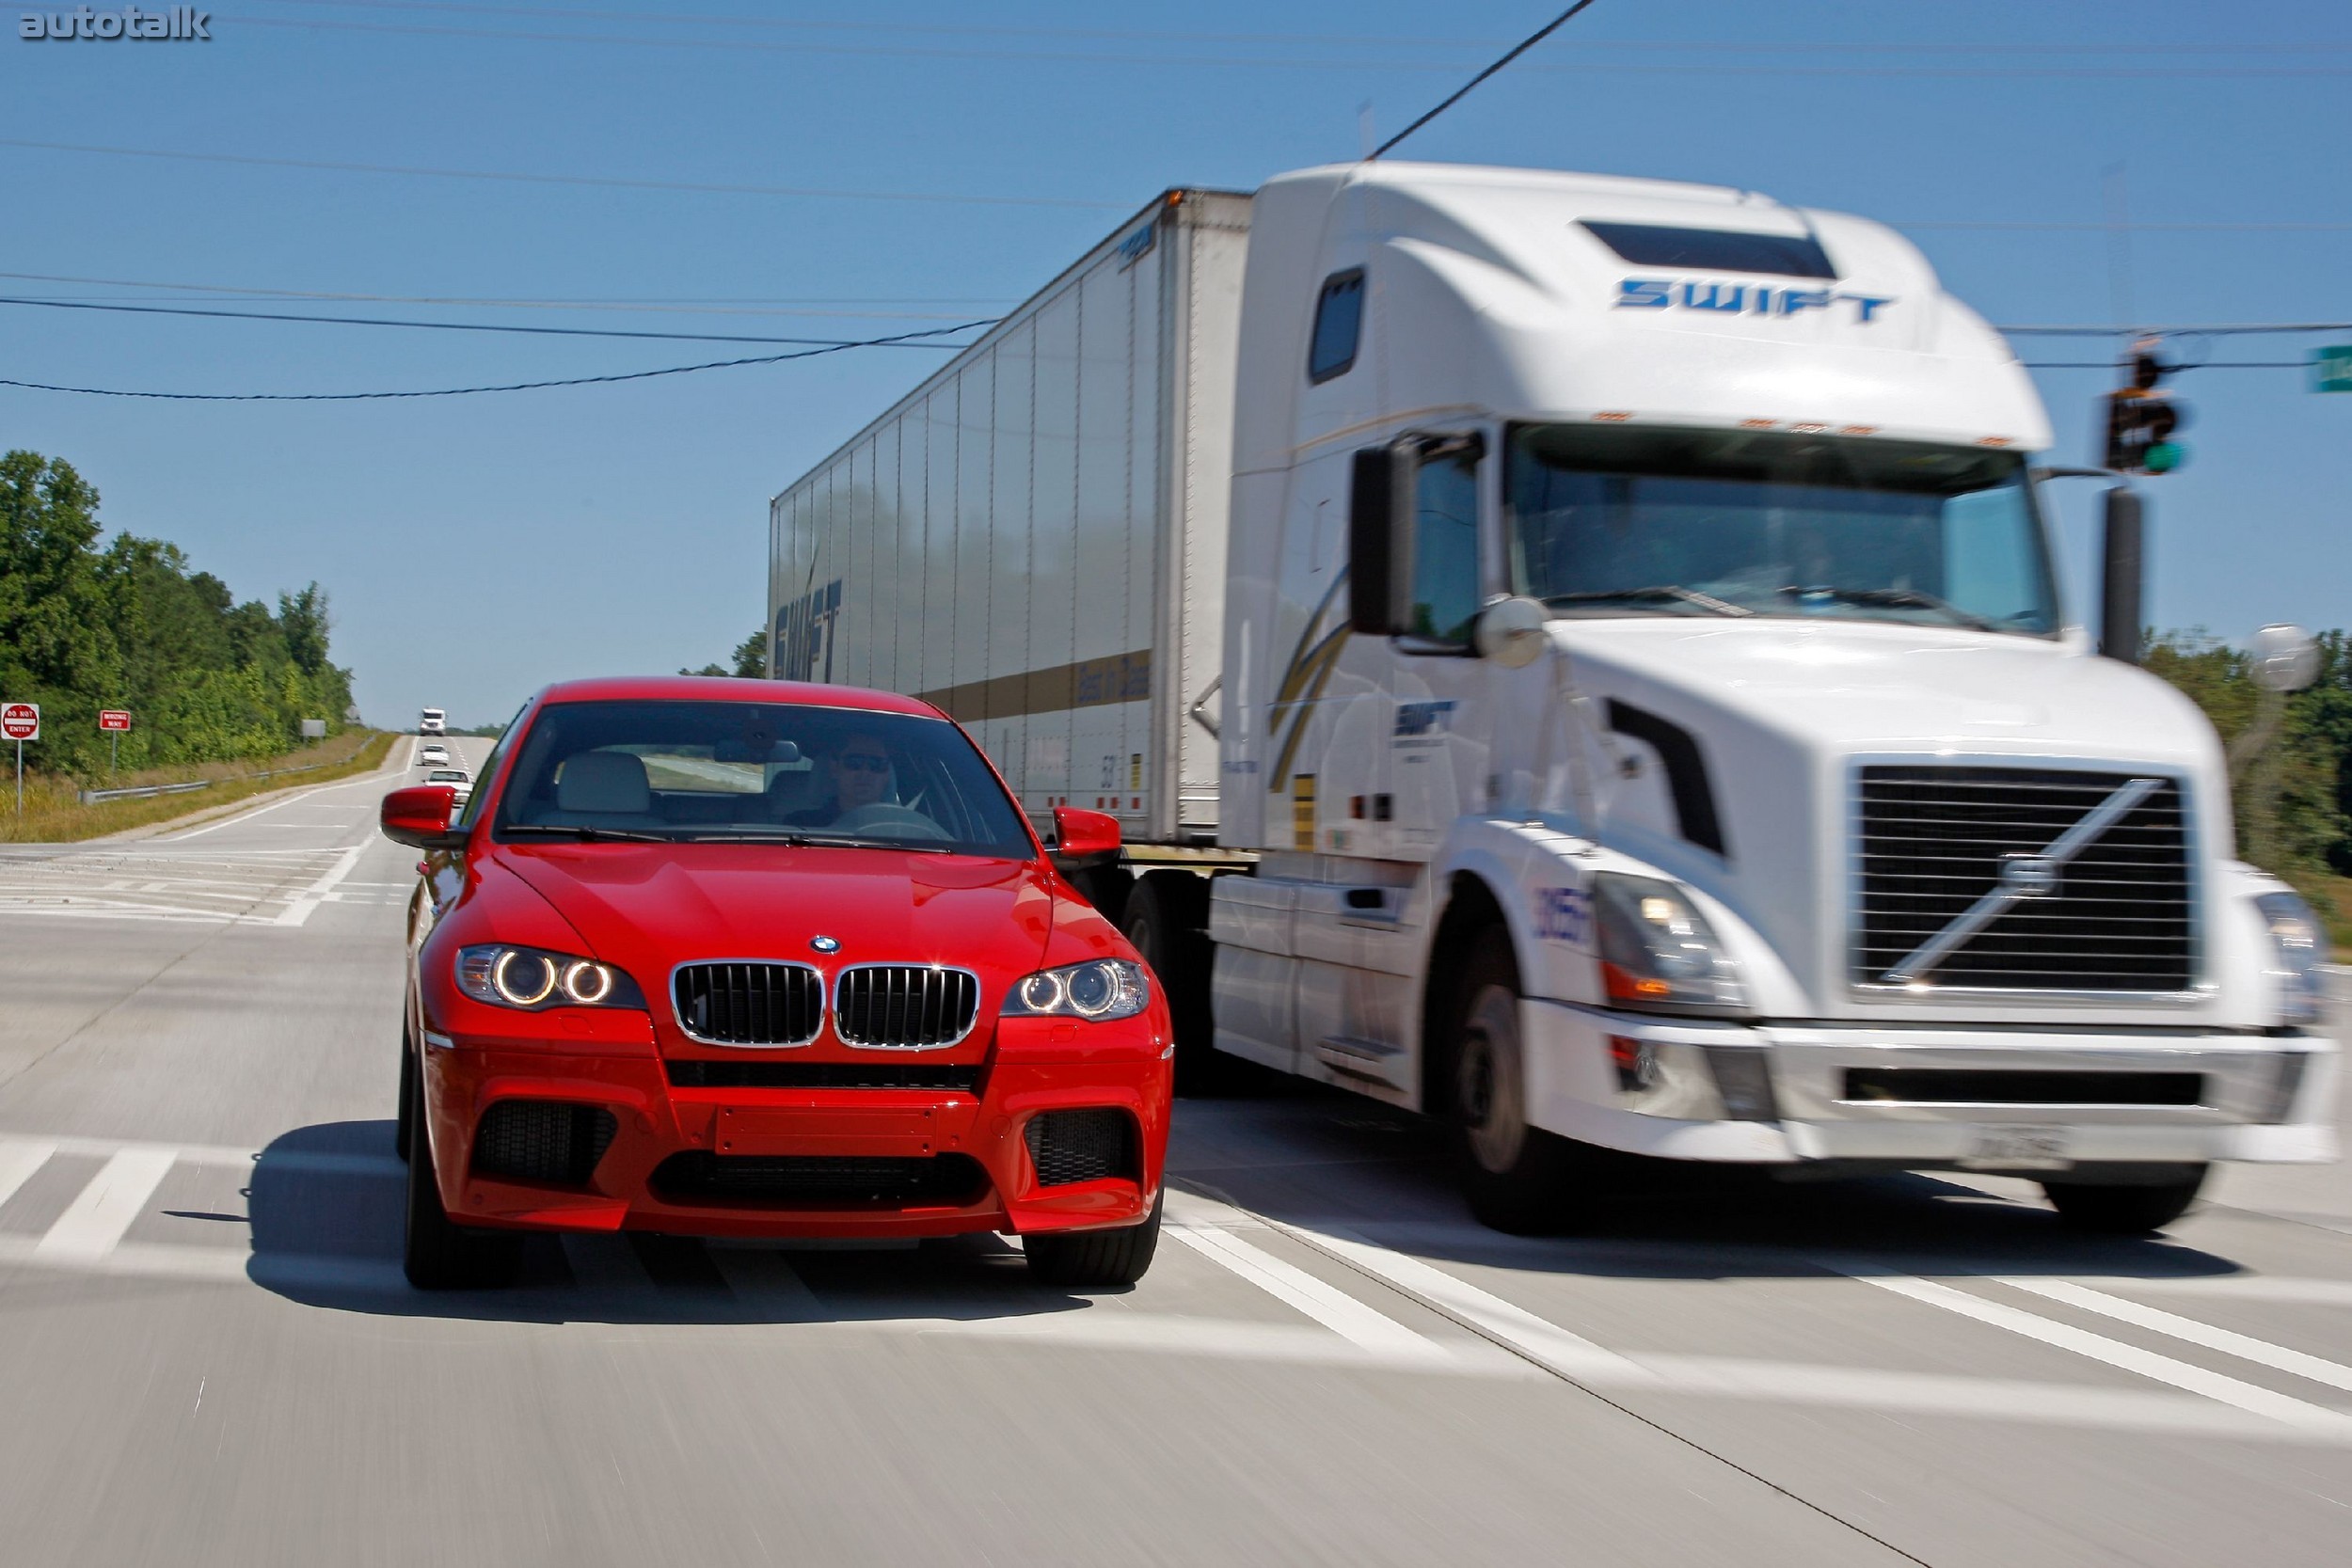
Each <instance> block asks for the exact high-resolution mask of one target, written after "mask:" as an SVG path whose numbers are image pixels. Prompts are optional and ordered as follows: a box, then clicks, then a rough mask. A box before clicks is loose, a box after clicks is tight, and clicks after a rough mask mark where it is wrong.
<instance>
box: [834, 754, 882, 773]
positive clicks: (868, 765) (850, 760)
mask: <svg viewBox="0 0 2352 1568" xmlns="http://www.w3.org/2000/svg"><path fill="white" fill-rule="evenodd" d="M834 767H836V768H841V769H842V770H843V771H845V772H850V773H887V772H889V771H890V759H889V758H888V757H874V756H866V755H865V754H864V753H863V752H850V754H849V755H847V756H840V757H835V758H834Z"/></svg>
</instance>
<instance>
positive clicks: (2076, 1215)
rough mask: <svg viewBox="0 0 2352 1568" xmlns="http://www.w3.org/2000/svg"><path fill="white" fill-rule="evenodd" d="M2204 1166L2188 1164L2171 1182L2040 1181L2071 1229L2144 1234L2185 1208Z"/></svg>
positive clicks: (2194, 1196)
mask: <svg viewBox="0 0 2352 1568" xmlns="http://www.w3.org/2000/svg"><path fill="white" fill-rule="evenodd" d="M2209 1168H2211V1167H2209V1166H2206V1165H2187V1166H2184V1167H2183V1168H2182V1174H2181V1175H2180V1176H2179V1177H2178V1178H2177V1179H2175V1180H2170V1181H2159V1182H2154V1183H2153V1184H2152V1183H2133V1184H2130V1185H2125V1184H2123V1183H2121V1182H2109V1181H2044V1182H2043V1183H2042V1195H2043V1196H2046V1197H2047V1198H2049V1200H2050V1207H2051V1208H2053V1209H2056V1210H2057V1211H2058V1218H2059V1219H2061V1220H2063V1221H2064V1222H2065V1223H2066V1224H2067V1226H2068V1227H2070V1228H2073V1229H2075V1230H2090V1231H2096V1232H2099V1233H2100V1234H2103V1235H2108V1236H2145V1235H2147V1234H2148V1233H2149V1232H2151V1231H2154V1230H2162V1229H2163V1228H2164V1227H2166V1226H2168V1225H2170V1224H2171V1223H2172V1222H2173V1221H2174V1220H2177V1219H2179V1218H2180V1217H2181V1216H2182V1215H2183V1214H2185V1213H2187V1212H2188V1207H2189V1205H2190V1204H2192V1203H2194V1202H2196V1201H2197V1190H2198V1189H2199V1188H2200V1187H2202V1186H2203V1185H2204V1184H2205V1172H2206V1171H2207V1170H2208V1169H2209Z"/></svg>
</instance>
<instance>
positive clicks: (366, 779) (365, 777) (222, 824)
mask: <svg viewBox="0 0 2352 1568" xmlns="http://www.w3.org/2000/svg"><path fill="white" fill-rule="evenodd" d="M387 771H388V769H386V768H373V769H371V770H370V771H368V772H365V773H362V774H360V775H359V776H358V778H356V779H345V780H343V781H342V783H340V784H313V785H311V786H310V788H308V789H305V790H301V791H298V792H297V793H295V794H293V795H288V796H284V797H281V798H280V799H278V800H272V801H270V802H269V803H268V804H266V805H260V806H256V807H254V808H253V809H252V810H251V811H245V812H239V813H237V814H236V815H235V816H224V817H222V818H221V819H220V820H219V821H217V822H207V823H206V824H204V826H202V827H201V828H189V829H186V830H184V831H183V832H176V833H169V834H158V835H156V837H155V838H153V839H152V840H151V841H150V842H151V843H155V844H167V845H168V844H185V843H186V842H187V841H188V840H189V839H192V838H202V837H203V836H204V835H205V834H206V833H216V832H220V830H221V829H223V828H231V827H234V826H236V825H237V824H238V823H240V822H250V821H252V820H253V819H254V818H255V817H257V816H261V815H262V813H263V812H269V811H276V810H277V809H278V807H280V806H291V805H293V804H294V802H295V801H296V800H309V799H310V797H311V796H313V795H324V794H326V792H327V791H328V790H330V789H350V788H352V787H354V786H355V785H358V784H381V783H382V782H383V780H384V775H385V773H386V772H387Z"/></svg>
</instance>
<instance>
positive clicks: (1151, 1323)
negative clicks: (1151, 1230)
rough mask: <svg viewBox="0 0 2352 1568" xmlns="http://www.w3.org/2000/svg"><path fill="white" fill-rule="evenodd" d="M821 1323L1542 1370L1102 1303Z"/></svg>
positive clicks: (1506, 1374)
mask: <svg viewBox="0 0 2352 1568" xmlns="http://www.w3.org/2000/svg"><path fill="white" fill-rule="evenodd" d="M1310 1277H1311V1276H1310ZM826 1326H827V1327H829V1328H840V1329H844V1330H850V1329H882V1330H899V1331H904V1330H909V1329H912V1330H914V1331H915V1332H917V1333H919V1334H922V1335H925V1336H931V1337H937V1338H960V1339H985V1340H991V1341H994V1342H997V1343H1019V1342H1029V1343H1036V1344H1042V1345H1052V1346H1054V1347H1056V1348H1061V1347H1064V1346H1069V1347H1075V1348H1079V1349H1086V1350H1133V1351H1145V1352H1151V1353H1156V1354H1167V1355H1203V1356H1210V1357H1215V1358H1217V1359H1225V1360H1236V1361H1285V1362H1293V1363H1300V1364H1306V1365H1311V1366H1339V1367H1370V1368H1377V1369H1380V1370H1391V1371H1408V1372H1447V1373H1454V1374H1460V1375H1468V1376H1477V1377H1503V1378H1511V1377H1534V1376H1538V1375H1540V1374H1538V1373H1536V1372H1534V1370H1532V1369H1531V1368H1529V1367H1528V1366H1527V1364H1526V1363H1525V1362H1523V1361H1520V1360H1518V1358H1517V1357H1515V1356H1506V1355H1502V1354H1494V1353H1492V1352H1489V1353H1488V1354H1460V1355H1456V1354H1447V1353H1443V1352H1438V1354H1431V1353H1432V1352H1435V1351H1437V1347H1436V1346H1434V1345H1432V1344H1430V1343H1429V1342H1428V1341H1427V1340H1425V1339H1424V1340H1422V1343H1421V1348H1420V1349H1418V1350H1408V1349H1404V1348H1402V1347H1395V1348H1386V1349H1383V1348H1377V1347H1374V1346H1369V1345H1364V1344H1360V1343H1357V1342H1354V1341H1351V1340H1347V1339H1342V1338H1334V1337H1333V1336H1332V1335H1329V1334H1327V1333H1325V1332H1324V1331H1323V1330H1322V1329H1320V1328H1310V1327H1308V1326H1306V1325H1305V1324H1303V1323H1239V1322H1233V1321H1230V1320H1225V1319H1216V1318H1184V1317H1177V1316H1174V1315H1171V1314H1166V1313H1157V1312H1127V1311H1119V1310H1111V1309H1106V1308H1103V1307H1095V1308H1092V1309H1090V1310H1087V1311H1080V1312H1038V1313H1032V1314H1029V1315H1026V1316H1023V1317H1005V1318H972V1319H961V1318H929V1319H926V1318H885V1319H866V1320H863V1321H861V1320H858V1319H849V1320H845V1321H843V1322H841V1323H837V1324H828V1325H826ZM1481 1348H1484V1347H1481Z"/></svg>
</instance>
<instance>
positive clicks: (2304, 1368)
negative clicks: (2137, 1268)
mask: <svg viewBox="0 0 2352 1568" xmlns="http://www.w3.org/2000/svg"><path fill="white" fill-rule="evenodd" d="M2001 1283H2002V1284H2004V1285H2007V1286H2008V1287H2009V1288H2010V1289H2011V1290H2013V1291H2027V1292H2029V1293H2030V1294H2033V1295H2037V1296H2042V1297H2044V1298H2045V1299H2047V1300H2050V1301H2055V1302H2062V1303H2064V1304H2065V1305H2066V1306H2069V1307H2078V1308H2080V1309H2081V1310H2083V1311H2085V1312H2096V1313H2098V1314H2100V1315H2101V1316H2103V1317H2109V1318H2113V1319H2115V1320H2116V1321H2117V1322H2119V1323H2130V1324H2132V1325H2133V1326H2134V1327H2136V1328H2145V1329H2149V1330H2152V1331H2153V1332H2154V1333H2157V1334H2167V1335H2169V1336H2171V1337H2172V1338H2175V1339H2180V1340H2183V1341H2185V1342H2186V1343H2188V1344H2192V1345H2202V1346H2203V1347H2204V1348H2205V1349H2207V1350H2217V1351H2219V1352H2221V1353H2222V1354H2224V1355H2234V1356H2236V1357H2237V1358H2238V1359H2239V1360H2241V1361H2251V1362H2253V1363H2254V1364H2255V1365H2256V1366H2258V1367H2268V1368H2270V1369H2271V1370H2274V1371H2280V1372H2290V1373H2292V1374H2294V1375H2295V1376H2296V1377H2299V1378H2304V1379H2307V1380H2308V1381H2310V1382H2312V1383H2324V1384H2326V1385H2327V1386H2328V1387H2330V1388H2342V1389H2344V1390H2346V1391H2352V1367H2345V1366H2340V1365H2338V1364H2337V1363H2335V1362H2333V1361H2327V1360H2323V1359H2321V1358H2320V1357H2319V1356H2316V1355H2307V1354H2304V1353H2303V1352H2301V1351H2299V1350H2289V1349H2287V1347H2285V1346H2284V1345H2274V1344H2272V1343H2270V1342H2269V1341H2268V1340H2266V1339H2257V1338H2254V1337H2253V1336H2252V1335H2250V1334H2236V1333H2233V1332H2231V1331H2230V1330H2229V1329H2226V1328H2217V1327H2216V1326H2215V1325H2213V1324H2212V1323H2200V1322H2199V1321H2198V1320H2196V1319H2195V1318H2184V1317H2182V1316H2180V1315H2179V1314H2177V1313H2173V1312H2166V1311H2163V1310H2161V1309H2159V1308H2157V1307H2146V1306H2142V1305H2141V1304H2140V1303H2138V1302H2136V1301H2125V1300H2124V1299H2123V1298H2122V1297H2121V1296H2111V1295H2108V1294H2107V1293H2106V1291H2094V1290H2091V1289H2090V1287H2089V1286H2085V1285H2075V1284H2071V1283H2069V1282H2068V1281H2066V1280H2062V1279H2020V1278H2015V1277H2007V1278H2004V1279H2003V1280H2002V1281H2001Z"/></svg>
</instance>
